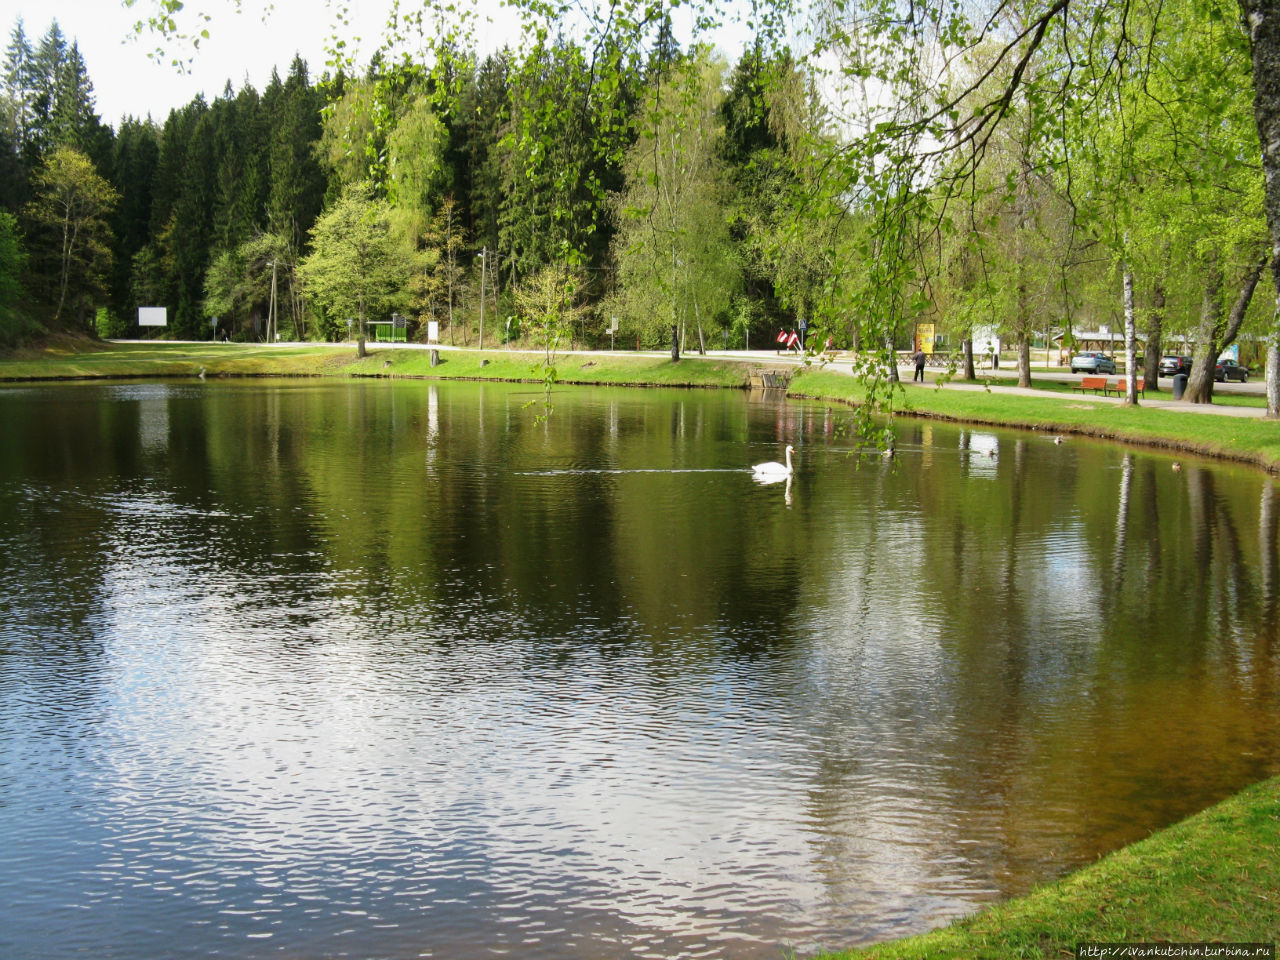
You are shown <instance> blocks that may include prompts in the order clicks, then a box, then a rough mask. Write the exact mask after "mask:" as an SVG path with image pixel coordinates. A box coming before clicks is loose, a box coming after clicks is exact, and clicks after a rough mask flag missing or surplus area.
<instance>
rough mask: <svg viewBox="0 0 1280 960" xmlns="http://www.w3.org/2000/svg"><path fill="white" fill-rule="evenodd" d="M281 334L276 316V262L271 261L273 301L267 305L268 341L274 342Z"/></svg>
mask: <svg viewBox="0 0 1280 960" xmlns="http://www.w3.org/2000/svg"><path fill="white" fill-rule="evenodd" d="M279 335H280V320H279V318H278V317H277V316H276V262H275V261H274V260H272V261H271V303H270V305H269V306H268V307H267V342H268V343H274V342H275V340H276V339H277V338H278V337H279Z"/></svg>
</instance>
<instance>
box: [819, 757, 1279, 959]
mask: <svg viewBox="0 0 1280 960" xmlns="http://www.w3.org/2000/svg"><path fill="white" fill-rule="evenodd" d="M1277 937H1280V778H1275V779H1272V780H1266V781H1264V782H1262V783H1260V784H1255V785H1254V786H1252V787H1250V788H1249V789H1247V790H1244V791H1243V792H1241V793H1239V794H1236V795H1235V796H1234V797H1231V798H1229V799H1227V800H1225V801H1223V802H1222V803H1220V804H1218V805H1217V806H1215V807H1210V808H1209V809H1208V810H1204V811H1202V812H1200V813H1198V814H1196V815H1195V816H1193V817H1189V818H1188V819H1186V820H1184V821H1182V822H1181V823H1177V824H1174V825H1173V826H1171V827H1169V828H1167V829H1165V830H1161V831H1160V832H1158V833H1155V834H1153V835H1152V836H1150V837H1148V838H1147V839H1145V840H1142V841H1140V842H1138V843H1135V844H1132V845H1130V846H1128V847H1125V848H1124V849H1122V850H1118V851H1116V852H1115V853H1113V854H1110V855H1108V856H1106V857H1103V858H1102V859H1101V860H1099V861H1098V862H1097V863H1095V864H1092V865H1091V866H1088V867H1086V868H1084V869H1083V870H1080V871H1078V872H1076V873H1074V874H1071V875H1070V876H1068V877H1065V878H1063V879H1062V880H1059V881H1058V882H1056V883H1052V884H1048V885H1046V886H1044V887H1041V888H1039V889H1037V890H1035V891H1033V892H1032V893H1030V894H1029V895H1027V896H1025V897H1021V898H1019V899H1016V900H1011V901H1009V902H1007V903H1002V904H998V905H996V906H993V907H991V908H990V909H987V910H984V911H982V912H981V913H979V914H977V915H975V916H973V917H970V918H968V919H966V920H962V921H959V922H957V923H954V924H952V925H950V926H948V927H944V928H942V929H940V930H935V931H933V932H932V933H928V934H924V935H923V936H919V937H913V938H910V939H906V940H898V941H895V942H893V943H888V944H884V945H879V946H872V947H865V948H863V949H861V950H854V951H851V952H848V953H839V954H831V955H829V956H831V957H833V958H835V957H838V958H843V960H854V958H877V960H908V958H910V960H951V958H955V960H960V958H964V960H974V958H991V960H1004V958H1007V957H1045V958H1059V957H1073V956H1075V945H1076V944H1077V943H1081V942H1088V941H1102V942H1113V943H1114V942H1136V941H1156V940H1160V941H1175V942H1197V941H1222V942H1241V943H1243V942H1264V943H1274V942H1275V941H1276V939H1277Z"/></svg>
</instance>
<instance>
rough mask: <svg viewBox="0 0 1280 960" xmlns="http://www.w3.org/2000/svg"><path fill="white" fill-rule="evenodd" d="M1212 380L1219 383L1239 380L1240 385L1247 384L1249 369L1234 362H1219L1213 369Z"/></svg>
mask: <svg viewBox="0 0 1280 960" xmlns="http://www.w3.org/2000/svg"><path fill="white" fill-rule="evenodd" d="M1213 379H1215V380H1217V381H1218V382H1219V383H1225V382H1226V381H1228V380H1239V381H1240V382H1241V383H1248V382H1249V368H1248V367H1246V366H1244V365H1243V364H1239V363H1236V362H1235V361H1234V360H1219V361H1218V365H1217V366H1216V367H1214V368H1213Z"/></svg>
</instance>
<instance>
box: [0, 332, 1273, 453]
mask: <svg viewBox="0 0 1280 960" xmlns="http://www.w3.org/2000/svg"><path fill="white" fill-rule="evenodd" d="M439 359H440V362H439V364H438V365H437V366H435V367H432V366H431V359H430V352H429V351H427V350H410V349H392V348H387V347H385V346H380V345H378V344H370V345H369V355H368V356H367V357H365V358H363V359H359V360H358V359H356V356H355V349H354V347H353V346H352V345H350V344H340V345H305V346H297V345H284V346H265V345H259V344H214V343H203V344H187V343H164V342H161V341H149V342H141V343H127V344H101V343H94V342H91V341H87V340H67V341H63V342H57V343H53V344H50V345H47V346H44V347H42V348H39V349H29V350H24V351H16V352H12V353H8V354H3V355H0V379H2V380H60V379H81V378H97V377H194V376H197V375H198V374H199V373H200V372H201V370H203V371H205V375H206V376H211V377H216V376H330V377H332V376H337V377H343V376H376V377H387V376H391V377H431V378H436V379H468V380H524V381H539V380H540V379H541V369H540V365H541V363H542V359H543V358H542V356H541V355H540V354H536V353H520V352H515V351H508V350H503V349H498V350H486V351H483V352H481V351H475V350H470V351H468V350H446V351H441V352H440V354H439ZM769 365H770V363H769V358H768V357H762V358H761V359H760V360H759V361H749V362H743V361H735V360H723V359H710V358H701V357H697V356H693V355H686V356H685V358H684V359H683V360H682V361H681V362H680V363H672V362H671V361H670V359H669V358H667V357H665V356H637V355H635V354H605V353H598V354H590V355H587V354H561V355H559V356H558V357H557V358H556V373H557V376H558V377H559V380H560V381H561V382H563V383H581V384H627V385H643V386H672V387H733V388H740V387H744V386H746V385H747V384H748V382H749V378H750V374H751V372H752V370H756V369H759V368H761V367H768V366H769ZM1037 385H1040V383H1039V382H1037ZM1044 386H1045V389H1044V390H1043V396H1034V397H1028V396H1021V395H1016V394H1010V393H1006V392H1002V391H1000V390H999V389H995V390H992V391H975V390H959V389H948V388H947V387H942V388H936V387H934V386H932V385H929V386H924V387H917V386H915V385H907V386H906V387H905V391H906V392H905V402H904V403H902V405H901V406H900V410H901V412H903V413H905V414H908V415H918V416H929V417H936V418H941V419H946V420H954V421H958V422H966V423H976V424H990V425H993V426H1023V427H1028V428H1031V429H1037V430H1048V431H1053V432H1055V433H1073V434H1082V435H1087V436H1091V437H1098V438H1102V439H1109V440H1124V441H1129V442H1133V443H1142V444H1146V445H1149V446H1155V447H1163V448H1166V449H1169V450H1180V451H1188V452H1193V453H1200V454H1204V455H1206V456H1214V457H1223V458H1228V459H1233V460H1239V461H1242V462H1247V463H1253V464H1256V465H1258V466H1261V467H1264V468H1266V469H1269V470H1280V426H1278V425H1277V424H1275V423H1273V422H1268V421H1264V420H1261V419H1257V418H1241V417H1228V416H1213V415H1206V414H1203V413H1184V412H1181V411H1177V410H1170V409H1159V410H1157V409H1153V408H1151V407H1148V406H1142V405H1139V406H1138V407H1125V406H1120V405H1116V404H1098V403H1091V402H1088V401H1084V400H1082V399H1081V398H1080V397H1079V396H1077V395H1074V394H1070V393H1068V392H1064V388H1061V385H1056V384H1053V383H1051V382H1047V383H1045V384H1044ZM791 393H792V394H793V395H796V396H805V397H813V398H817V399H824V400H838V401H846V402H850V403H857V402H858V401H859V400H860V399H861V398H862V388H861V386H860V384H859V383H858V382H857V381H856V380H854V379H853V378H851V377H849V376H847V375H845V374H841V373H835V372H833V371H830V370H820V369H810V370H804V371H803V372H801V373H799V374H798V375H797V376H796V377H795V379H794V380H793V381H792V387H791Z"/></svg>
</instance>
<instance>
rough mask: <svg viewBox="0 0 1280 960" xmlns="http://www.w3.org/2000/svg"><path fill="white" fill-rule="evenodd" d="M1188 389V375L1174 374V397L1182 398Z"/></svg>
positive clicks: (1176, 398)
mask: <svg viewBox="0 0 1280 960" xmlns="http://www.w3.org/2000/svg"><path fill="white" fill-rule="evenodd" d="M1186 389H1187V375H1186V374H1185V373H1175V374H1174V375H1173V399H1175V400H1181V399H1182V395H1183V393H1185V392H1186Z"/></svg>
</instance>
